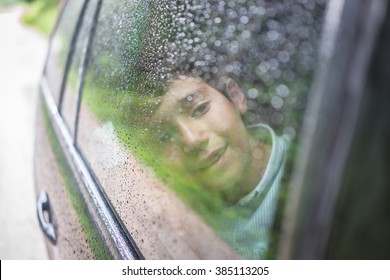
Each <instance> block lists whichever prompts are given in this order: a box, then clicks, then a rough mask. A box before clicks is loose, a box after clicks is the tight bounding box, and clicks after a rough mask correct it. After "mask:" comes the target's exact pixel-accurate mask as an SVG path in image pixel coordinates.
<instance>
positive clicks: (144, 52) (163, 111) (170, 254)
mask: <svg viewBox="0 0 390 280" xmlns="http://www.w3.org/2000/svg"><path fill="white" fill-rule="evenodd" d="M325 2H326V1H320V0H308V1H289V0H284V1H222V0H221V1H201V0H192V1H158V0H155V1H137V0H133V1H126V2H123V1H105V2H104V3H103V6H102V10H101V15H100V19H99V22H98V25H97V29H96V36H95V38H94V44H93V46H92V50H91V52H92V55H91V59H90V63H89V65H88V70H87V74H86V82H85V88H84V90H83V97H82V104H81V109H80V119H79V131H78V139H77V140H78V146H79V148H80V151H81V153H82V154H83V155H84V157H85V158H86V160H87V162H88V163H89V165H90V167H91V169H92V170H93V172H94V174H95V175H96V177H97V179H98V181H99V182H100V184H101V186H102V187H103V189H104V191H105V192H106V194H107V197H108V198H109V200H110V201H111V203H112V205H113V206H114V208H115V209H116V211H117V212H118V214H119V216H120V217H121V219H122V221H123V223H124V225H125V226H126V228H127V230H128V231H129V233H130V234H131V236H132V237H133V238H134V240H135V242H136V244H137V245H138V246H139V248H140V250H141V252H142V253H143V254H144V256H145V257H146V258H235V257H238V258H253V259H259V258H268V257H273V255H272V253H273V250H274V249H272V248H271V250H270V245H269V244H270V242H271V240H273V236H274V235H275V234H276V233H277V231H274V232H273V231H272V229H273V228H275V226H274V221H275V215H276V212H277V206H278V203H277V201H278V200H279V196H281V194H283V193H284V192H281V190H282V189H285V188H283V186H284V185H285V182H288V177H289V170H290V169H291V168H290V166H289V161H288V158H289V155H293V151H294V150H295V143H296V139H297V135H298V132H299V129H300V126H301V118H302V113H303V110H304V108H305V104H306V97H307V92H308V88H309V86H310V82H311V78H312V72H313V69H314V68H315V65H316V58H317V57H316V55H317V41H318V37H319V34H320V30H321V22H322V15H323V12H324V8H325V5H326V3H325ZM282 196H283V195H282ZM273 233H275V234H273Z"/></svg>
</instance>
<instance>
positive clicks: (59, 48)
mask: <svg viewBox="0 0 390 280" xmlns="http://www.w3.org/2000/svg"><path fill="white" fill-rule="evenodd" d="M83 2H84V1H72V0H70V1H67V2H66V4H65V7H64V10H63V12H62V15H61V17H60V20H59V22H58V25H57V27H56V30H55V32H54V33H53V36H52V40H51V45H50V49H49V53H48V60H47V64H46V69H45V75H46V77H47V81H48V84H49V88H50V90H51V92H52V94H53V97H54V100H55V101H59V95H60V90H61V83H62V79H63V77H64V70H65V65H66V60H67V57H68V53H69V51H70V45H71V41H72V36H73V33H74V31H75V28H76V24H77V20H76V19H75V16H74V15H76V16H78V15H79V13H80V11H81V9H82V6H83Z"/></svg>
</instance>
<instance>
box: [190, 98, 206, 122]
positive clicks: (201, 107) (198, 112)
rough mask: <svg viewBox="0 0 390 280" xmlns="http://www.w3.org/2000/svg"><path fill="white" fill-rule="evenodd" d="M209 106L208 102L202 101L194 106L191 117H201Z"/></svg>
mask: <svg viewBox="0 0 390 280" xmlns="http://www.w3.org/2000/svg"><path fill="white" fill-rule="evenodd" d="M209 108H210V102H203V103H201V104H199V105H197V106H196V107H195V109H194V111H193V112H192V114H191V117H193V118H198V117H201V116H203V115H204V114H206V113H207V112H208V111H209Z"/></svg>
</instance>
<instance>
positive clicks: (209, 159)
mask: <svg viewBox="0 0 390 280" xmlns="http://www.w3.org/2000/svg"><path fill="white" fill-rule="evenodd" d="M227 147H228V146H227V145H223V146H220V147H217V148H216V149H213V150H211V151H208V152H206V153H205V156H203V157H201V159H200V161H199V165H198V166H197V167H196V169H197V170H203V169H207V168H209V167H211V166H213V165H215V164H216V163H218V162H219V161H220V159H221V158H222V157H223V155H224V154H225V152H226V150H227Z"/></svg>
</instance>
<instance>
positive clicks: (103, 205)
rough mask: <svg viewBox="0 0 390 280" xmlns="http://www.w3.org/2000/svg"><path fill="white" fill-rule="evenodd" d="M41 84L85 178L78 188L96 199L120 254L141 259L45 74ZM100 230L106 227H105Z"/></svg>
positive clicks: (69, 153) (64, 143) (70, 154)
mask: <svg viewBox="0 0 390 280" xmlns="http://www.w3.org/2000/svg"><path fill="white" fill-rule="evenodd" d="M40 88H41V93H42V96H43V99H44V101H45V105H46V107H47V109H48V112H49V117H50V119H51V122H52V123H53V126H54V128H55V129H54V130H55V132H56V135H57V138H58V139H59V142H60V144H61V146H62V147H63V149H64V151H65V153H66V154H67V157H68V158H70V161H71V164H72V165H73V167H74V168H75V170H76V171H77V173H78V174H77V175H78V176H79V177H80V179H81V181H82V184H77V185H78V188H79V190H80V191H81V193H82V194H83V195H85V194H87V195H88V196H89V197H88V199H89V200H90V201H92V202H93V205H94V207H95V209H94V210H96V211H97V213H98V217H99V218H100V219H101V221H102V222H103V225H104V226H105V229H106V230H107V231H108V233H109V238H110V239H111V240H110V241H111V242H112V243H113V244H115V247H116V248H117V250H118V254H119V257H120V258H122V259H126V260H136V259H141V258H142V256H141V255H140V253H139V252H138V249H137V248H136V247H135V245H134V244H133V242H132V241H131V240H129V238H128V236H127V235H126V232H125V230H124V229H123V228H122V227H121V226H120V223H119V221H118V220H117V217H116V215H115V214H114V213H113V211H112V209H111V207H110V206H109V204H108V202H107V201H106V199H105V197H104V195H103V194H102V192H101V190H100V187H99V186H98V185H97V184H96V182H95V180H94V179H93V177H92V175H91V173H90V172H89V170H88V167H87V165H86V164H85V162H84V160H83V159H82V157H81V155H80V153H79V152H78V151H77V150H76V148H75V146H74V145H73V137H72V136H71V135H70V132H69V130H68V128H67V126H66V124H65V122H64V120H63V119H62V117H61V115H60V113H59V111H58V107H57V106H56V104H55V101H54V99H53V96H52V95H51V92H50V89H49V86H48V83H47V79H46V77H45V76H43V77H42V79H41V82H40ZM100 230H101V231H102V230H103V231H104V229H100ZM106 241H107V240H106ZM110 253H112V254H113V256H116V254H115V252H112V251H111V250H110Z"/></svg>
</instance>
